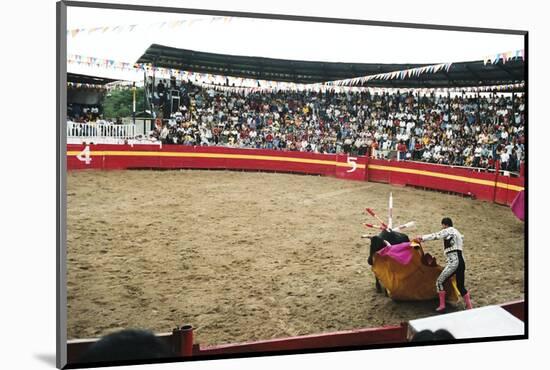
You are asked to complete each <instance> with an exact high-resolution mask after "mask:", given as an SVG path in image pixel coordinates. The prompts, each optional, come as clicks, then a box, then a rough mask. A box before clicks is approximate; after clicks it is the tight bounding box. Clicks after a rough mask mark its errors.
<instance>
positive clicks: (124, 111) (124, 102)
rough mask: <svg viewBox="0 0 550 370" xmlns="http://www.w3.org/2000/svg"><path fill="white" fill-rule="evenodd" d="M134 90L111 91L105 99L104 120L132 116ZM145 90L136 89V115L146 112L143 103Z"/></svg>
mask: <svg viewBox="0 0 550 370" xmlns="http://www.w3.org/2000/svg"><path fill="white" fill-rule="evenodd" d="M132 94H133V92H132V89H131V88H128V89H121V90H111V91H109V92H108V93H107V94H105V96H104V98H103V116H104V118H111V119H115V118H117V117H131V116H132V104H133V103H132V102H133V98H132ZM143 94H144V90H143V88H142V87H138V88H136V113H137V112H143V111H144V110H145V108H144V103H143V96H144V95H143Z"/></svg>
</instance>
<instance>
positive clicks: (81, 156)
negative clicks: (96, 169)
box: [76, 145, 92, 164]
mask: <svg viewBox="0 0 550 370" xmlns="http://www.w3.org/2000/svg"><path fill="white" fill-rule="evenodd" d="M76 158H78V160H79V161H81V162H84V163H86V164H90V162H91V161H92V157H90V146H89V145H86V147H85V148H84V150H83V151H81V152H80V153H78V155H77V156H76Z"/></svg>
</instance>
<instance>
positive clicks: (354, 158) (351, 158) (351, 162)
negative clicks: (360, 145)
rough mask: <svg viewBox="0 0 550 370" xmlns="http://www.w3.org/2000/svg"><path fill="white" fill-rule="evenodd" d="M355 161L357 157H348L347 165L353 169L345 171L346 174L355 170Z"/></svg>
mask: <svg viewBox="0 0 550 370" xmlns="http://www.w3.org/2000/svg"><path fill="white" fill-rule="evenodd" d="M356 160H357V157H348V164H351V166H352V167H353V168H352V169H351V170H347V171H346V172H353V171H355V170H356V169H357V162H355V161H356Z"/></svg>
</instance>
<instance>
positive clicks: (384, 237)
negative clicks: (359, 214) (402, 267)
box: [367, 229, 410, 292]
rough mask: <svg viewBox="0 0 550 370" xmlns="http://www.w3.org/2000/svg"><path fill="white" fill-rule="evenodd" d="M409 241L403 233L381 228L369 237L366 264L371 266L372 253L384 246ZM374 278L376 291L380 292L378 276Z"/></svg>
mask: <svg viewBox="0 0 550 370" xmlns="http://www.w3.org/2000/svg"><path fill="white" fill-rule="evenodd" d="M409 241H410V240H409V237H408V236H407V235H405V234H403V233H400V232H397V231H393V230H388V229H384V230H382V232H381V233H380V234H378V235H376V236H373V237H371V238H370V251H369V258H368V260H367V262H368V264H369V265H371V266H372V264H373V256H374V254H375V253H376V252H378V251H379V250H381V249H383V248H384V247H386V246H387V245H388V244H389V245H395V244H400V243H405V242H409ZM374 279H375V280H376V282H375V284H376V291H377V292H381V291H382V286H381V285H380V281H378V278H377V277H376V276H375V278H374Z"/></svg>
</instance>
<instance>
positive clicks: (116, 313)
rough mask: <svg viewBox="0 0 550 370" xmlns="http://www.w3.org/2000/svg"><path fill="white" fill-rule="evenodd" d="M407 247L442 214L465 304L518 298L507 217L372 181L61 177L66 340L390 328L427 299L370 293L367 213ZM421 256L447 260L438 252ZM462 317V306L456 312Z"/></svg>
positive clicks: (253, 175) (275, 176) (516, 233)
mask: <svg viewBox="0 0 550 370" xmlns="http://www.w3.org/2000/svg"><path fill="white" fill-rule="evenodd" d="M390 192H393V196H394V202H395V203H394V215H395V219H396V221H395V222H396V224H398V223H399V222H406V221H410V220H414V221H416V223H417V225H418V227H417V230H413V231H411V233H412V236H413V235H416V234H422V233H428V232H433V231H436V230H439V227H440V224H439V221H440V219H441V218H442V217H444V216H451V217H453V219H454V220H455V224H456V225H457V226H458V227H459V228H460V230H462V232H463V233H464V234H465V258H466V260H467V264H468V270H467V280H466V284H467V286H468V287H469V289H471V291H472V296H473V301H474V305H475V306H476V307H479V306H486V305H493V304H500V303H503V302H508V301H514V300H518V299H523V295H524V267H525V266H524V226H523V223H522V222H521V221H519V220H518V219H516V218H515V217H514V215H513V214H512V212H511V211H510V208H509V207H506V206H502V205H497V204H492V203H489V202H481V201H477V200H473V199H470V198H468V197H460V196H457V195H454V194H445V193H440V192H435V191H425V190H421V189H416V188H411V187H395V186H391V185H388V184H380V183H373V182H358V181H345V180H342V179H336V178H330V177H320V176H307V175H298V174H282V173H262V172H231V171H204V170H173V171H151V170H134V171H132V170H115V171H71V172H69V173H68V179H67V195H68V207H67V209H68V213H67V229H68V240H67V243H68V246H69V247H68V256H67V261H68V290H67V294H68V336H69V338H89V337H99V336H102V335H105V334H107V333H110V332H113V331H116V330H120V329H123V328H128V327H139V328H146V329H150V330H152V331H155V332H164V331H168V330H170V329H171V328H173V327H175V326H176V325H178V324H181V323H189V324H192V325H193V326H194V328H195V341H196V342H199V343H201V344H221V343H231V342H232V343H234V342H246V341H252V340H261V339H270V338H281V337H289V336H299V335H306V334H315V333H324V332H334V331H340V330H348V329H357V328H365V327H379V326H385V325H398V324H399V323H401V322H404V321H407V320H411V319H416V318H421V317H427V316H431V315H433V308H434V304H435V303H434V301H425V302H395V301H392V300H390V299H388V298H387V297H385V296H384V295H383V294H380V293H377V292H376V290H375V287H374V277H373V274H372V272H371V270H370V266H368V265H367V262H366V260H367V257H368V244H367V242H366V241H365V240H364V239H361V238H360V236H361V234H363V233H365V228H364V227H363V226H362V222H364V221H365V219H366V217H365V214H364V212H363V210H364V208H365V207H367V206H368V207H372V208H375V209H376V210H378V211H379V213H384V214H385V212H386V209H387V205H388V204H387V203H388V200H387V197H388V194H389V193H390ZM424 249H425V251H426V252H429V253H431V254H432V255H433V256H435V257H436V258H437V260H438V262H439V263H444V262H443V261H444V260H443V253H442V248H441V246H440V242H428V243H425V245H424ZM460 309H461V307H460Z"/></svg>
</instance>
